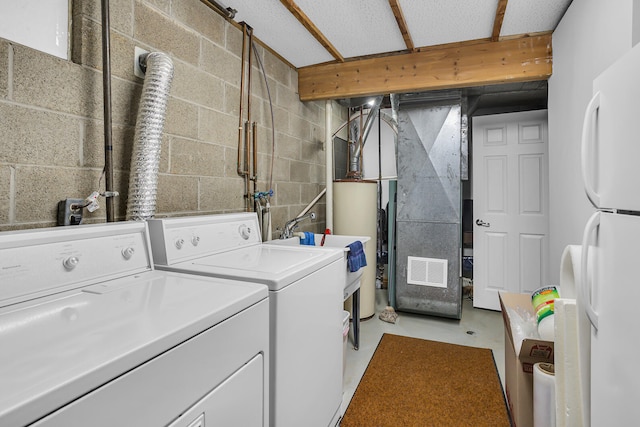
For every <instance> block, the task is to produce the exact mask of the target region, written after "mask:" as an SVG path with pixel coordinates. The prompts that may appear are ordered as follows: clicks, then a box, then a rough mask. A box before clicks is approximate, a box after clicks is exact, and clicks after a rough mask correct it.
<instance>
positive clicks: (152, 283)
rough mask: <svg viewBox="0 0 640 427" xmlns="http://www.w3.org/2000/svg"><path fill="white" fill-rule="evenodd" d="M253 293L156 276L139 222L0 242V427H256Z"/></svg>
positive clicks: (261, 345) (262, 350)
mask: <svg viewBox="0 0 640 427" xmlns="http://www.w3.org/2000/svg"><path fill="white" fill-rule="evenodd" d="M268 319H269V304H268V292H267V288H266V287H265V286H263V285H257V284H255V283H248V282H239V281H233V282H231V281H228V280H224V279H216V278H209V277H197V276H193V275H186V274H180V273H173V272H166V271H158V270H155V269H154V267H153V260H152V257H151V250H150V246H149V236H148V228H147V225H146V223H145V222H128V223H110V224H99V225H86V226H85V225H81V226H74V227H59V228H52V229H39V230H29V231H16V232H5V233H0V425H1V426H11V427H19V426H27V425H28V426H39V427H40V426H45V427H55V426H61V427H62V426H64V427H69V426H92V427H95V426H104V427H107V426H108V427H113V426H134V425H135V426H153V427H157V426H173V427H177V426H196V425H197V426H199V427H206V426H213V425H216V426H217V425H225V426H264V425H267V424H268V416H269V404H268V382H269V380H268V368H267V367H268V364H269V349H268V345H269V328H268V326H266V325H267V323H268Z"/></svg>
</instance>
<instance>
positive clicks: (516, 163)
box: [472, 110, 549, 310]
mask: <svg viewBox="0 0 640 427" xmlns="http://www.w3.org/2000/svg"><path fill="white" fill-rule="evenodd" d="M472 120H473V134H472V138H473V213H474V226H473V269H474V272H473V288H474V289H473V294H474V295H473V305H474V307H479V308H488V309H492V310H500V303H499V300H498V291H507V292H515V293H526V292H531V291H533V290H535V289H537V288H539V287H541V286H544V285H548V284H549V281H548V276H549V272H548V270H549V267H548V258H549V256H548V252H549V243H548V232H549V201H548V199H549V191H548V186H549V183H548V158H547V145H548V144H547V135H548V132H547V111H546V110H538V111H527V112H521V113H508V114H499V115H493V116H482V117H474V118H473V119H472Z"/></svg>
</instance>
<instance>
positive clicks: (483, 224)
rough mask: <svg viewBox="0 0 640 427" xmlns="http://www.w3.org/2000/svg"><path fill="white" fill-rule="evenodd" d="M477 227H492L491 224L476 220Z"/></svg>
mask: <svg viewBox="0 0 640 427" xmlns="http://www.w3.org/2000/svg"><path fill="white" fill-rule="evenodd" d="M476 225H478V226H480V227H491V224H490V223H488V222H484V221H483V220H481V219H476Z"/></svg>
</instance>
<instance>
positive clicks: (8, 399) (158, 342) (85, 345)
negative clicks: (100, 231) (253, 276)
mask: <svg viewBox="0 0 640 427" xmlns="http://www.w3.org/2000/svg"><path fill="white" fill-rule="evenodd" d="M267 296H268V292H267V288H266V287H265V286H262V285H257V284H252V283H243V282H237V281H233V282H231V281H227V280H223V279H213V278H203V277H195V276H189V275H182V274H177V273H171V272H162V271H149V272H144V273H141V274H138V275H135V276H129V277H124V278H120V279H116V280H109V281H105V282H102V283H99V284H94V285H91V286H87V287H84V288H80V289H75V290H71V291H67V292H62V293H58V294H55V295H50V296H47V297H42V298H37V299H32V300H30V301H26V302H23V303H19V304H14V305H9V306H6V307H3V308H0V343H2V344H1V346H0V384H2V386H1V387H0V425H24V424H29V423H31V422H34V421H36V420H37V419H38V418H40V417H42V416H43V415H46V414H48V413H50V412H52V411H54V410H56V409H57V408H59V407H61V406H64V405H65V404H67V403H69V402H71V401H73V400H74V399H77V398H78V397H80V396H82V395H84V394H86V393H87V392H89V391H91V390H93V389H94V388H96V387H98V386H100V385H102V384H104V383H105V382H107V381H110V380H112V379H113V378H115V377H117V376H119V375H121V374H123V373H125V372H127V371H129V370H130V369H133V368H134V367H136V366H138V365H140V364H141V363H144V362H146V361H147V360H149V359H151V358H153V357H155V356H157V355H159V354H161V353H163V352H165V351H167V350H169V349H171V348H172V347H174V346H176V345H178V344H180V343H182V342H184V341H185V340H187V339H189V338H191V337H193V336H194V335H196V334H198V333H200V332H202V331H204V330H206V329H208V328H210V327H212V326H214V325H216V324H218V323H220V322H223V321H224V320H225V319H228V318H229V317H232V316H233V315H235V314H236V313H239V312H241V311H242V310H244V309H246V308H248V307H250V306H252V305H254V304H256V303H257V302H259V301H261V300H263V299H265V298H266V297H267Z"/></svg>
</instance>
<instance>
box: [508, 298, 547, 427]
mask: <svg viewBox="0 0 640 427" xmlns="http://www.w3.org/2000/svg"><path fill="white" fill-rule="evenodd" d="M499 295H500V307H501V308H502V319H503V320H504V363H505V377H506V378H505V388H506V393H507V402H508V403H509V410H510V411H511V418H512V420H513V423H514V425H515V426H516V427H533V365H534V364H535V363H537V362H548V363H553V356H554V351H553V342H552V341H544V340H539V339H529V338H525V339H524V340H523V341H522V347H521V348H520V352H519V354H516V350H515V345H514V340H513V334H512V333H511V321H510V319H509V314H508V311H507V308H513V309H518V310H524V311H526V312H528V313H531V315H532V316H534V314H535V313H534V310H533V305H532V304H531V295H530V294H511V293H507V292H500V293H499Z"/></svg>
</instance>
